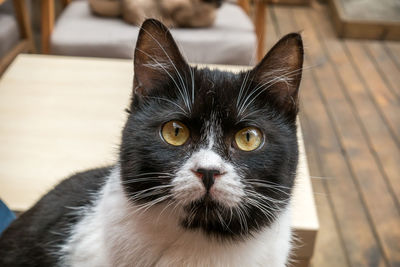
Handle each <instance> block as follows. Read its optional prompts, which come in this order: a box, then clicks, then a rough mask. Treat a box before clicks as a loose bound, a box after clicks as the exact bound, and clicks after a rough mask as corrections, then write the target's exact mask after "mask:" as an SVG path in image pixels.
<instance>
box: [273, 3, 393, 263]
mask: <svg viewBox="0 0 400 267" xmlns="http://www.w3.org/2000/svg"><path fill="white" fill-rule="evenodd" d="M266 30H267V34H266V38H267V40H266V46H267V47H266V50H267V48H270V47H271V46H272V45H273V44H274V43H275V42H276V41H277V39H278V38H279V37H282V36H283V35H285V34H286V33H289V32H293V31H296V32H298V31H302V35H303V38H304V44H305V53H306V61H305V64H304V74H303V81H302V85H301V89H300V90H301V91H300V97H301V113H300V120H301V122H302V127H303V133H304V138H305V145H306V151H307V156H308V160H309V165H310V172H311V175H312V177H313V179H312V180H313V187H314V192H315V198H316V202H317V210H318V214H319V219H320V224H321V229H320V232H319V234H318V237H317V244H316V247H315V252H314V257H313V260H312V265H313V266H318V267H319V266H324V267H325V266H327V267H329V266H400V42H398V43H396V42H388V41H359V40H357V41H355V40H350V39H338V38H337V37H336V35H335V32H334V30H333V27H332V24H331V22H330V15H329V12H328V9H327V6H325V5H322V4H320V3H317V2H313V3H312V5H311V7H292V6H290V7H289V6H276V5H269V6H268V21H267V27H266Z"/></svg>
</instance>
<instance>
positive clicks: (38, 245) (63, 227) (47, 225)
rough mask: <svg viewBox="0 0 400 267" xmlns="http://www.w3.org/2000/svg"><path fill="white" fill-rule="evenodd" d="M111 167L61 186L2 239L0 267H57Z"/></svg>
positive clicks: (0, 243) (73, 178)
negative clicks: (82, 211) (73, 229)
mask: <svg viewBox="0 0 400 267" xmlns="http://www.w3.org/2000/svg"><path fill="white" fill-rule="evenodd" d="M109 171H110V168H102V169H95V170H90V171H86V172H82V173H79V174H76V175H74V176H72V177H70V178H68V179H66V180H64V181H63V182H61V183H60V184H59V185H57V186H56V187H55V188H54V189H53V190H52V191H50V193H48V194H47V195H45V196H44V197H43V198H42V199H40V200H39V201H38V202H37V203H36V204H35V206H33V207H32V208H31V209H29V210H28V211H26V212H25V213H23V214H22V215H21V216H20V217H19V218H18V219H17V220H15V221H14V222H13V223H12V224H11V225H10V226H9V227H8V228H7V229H6V230H5V231H4V232H3V233H2V235H1V236H0V266H1V267H8V266H10V267H11V266H32V267H33V266H38V267H39V266H41V267H43V266H56V264H57V262H58V261H59V258H60V255H58V254H57V252H58V250H59V247H60V246H61V245H62V244H63V243H64V242H65V240H66V239H67V238H68V235H69V230H70V227H71V226H73V225H74V224H75V223H76V222H78V221H79V219H80V217H81V216H82V215H83V214H80V213H79V212H77V210H75V209H74V208H82V207H85V206H88V205H90V204H91V202H92V200H93V198H94V197H95V195H96V193H97V192H98V191H99V189H100V188H101V186H102V185H103V184H104V179H105V177H106V176H107V175H108V173H109Z"/></svg>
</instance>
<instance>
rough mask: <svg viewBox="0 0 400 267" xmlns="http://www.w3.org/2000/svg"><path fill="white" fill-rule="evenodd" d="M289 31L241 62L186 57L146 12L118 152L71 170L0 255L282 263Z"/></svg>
mask: <svg viewBox="0 0 400 267" xmlns="http://www.w3.org/2000/svg"><path fill="white" fill-rule="evenodd" d="M302 64H303V46H302V41H301V37H300V35H298V34H289V35H286V36H285V37H283V38H282V39H281V40H280V41H279V42H278V43H277V44H276V45H275V46H274V47H273V48H272V49H271V50H270V51H269V53H268V54H267V55H266V56H265V58H264V59H263V60H262V61H261V62H260V63H259V64H258V65H257V66H256V67H254V68H253V69H252V70H250V71H244V72H241V73H238V74H234V73H230V72H223V71H218V70H210V69H208V68H196V67H191V66H189V65H188V64H187V63H186V61H185V60H184V59H183V57H182V56H181V54H180V52H179V49H178V47H177V45H176V44H175V42H174V40H173V38H172V36H171V34H170V32H169V31H168V30H167V29H166V28H165V26H164V25H162V24H161V23H160V22H158V21H156V20H147V21H145V22H144V24H143V25H142V28H141V30H140V33H139V37H138V41H137V46H136V50H135V59H134V71H135V72H134V73H135V76H134V90H133V94H132V102H131V105H130V108H129V111H128V113H129V116H128V120H127V122H126V125H125V128H124V129H123V137H122V142H121V146H120V155H119V160H118V163H117V164H116V165H115V166H111V167H108V168H102V169H96V170H91V171H87V172H84V173H80V174H77V175H74V176H72V177H70V178H68V179H66V180H64V181H63V182H62V183H60V184H59V185H58V186H57V187H56V188H55V189H54V190H52V191H51V192H50V193H48V194H47V195H45V196H44V197H43V198H42V199H41V200H40V201H39V202H38V203H37V204H36V205H35V206H33V207H32V208H31V209H30V210H28V211H27V212H25V213H24V214H22V215H21V216H20V218H19V219H18V220H16V221H15V222H14V223H13V224H12V225H11V226H10V227H9V228H8V229H7V230H6V231H5V232H4V234H3V235H2V236H1V238H0V266H95V267H96V266H273V267H275V266H285V265H286V263H287V260H288V257H289V253H290V247H291V230H290V196H291V194H292V187H293V184H294V178H295V175H296V167H297V160H298V148H297V137H296V115H297V112H298V88H299V84H300V79H301V69H302Z"/></svg>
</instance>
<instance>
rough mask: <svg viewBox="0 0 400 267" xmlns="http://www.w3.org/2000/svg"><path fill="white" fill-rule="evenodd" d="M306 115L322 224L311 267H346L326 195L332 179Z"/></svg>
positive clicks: (305, 134) (304, 125)
mask: <svg viewBox="0 0 400 267" xmlns="http://www.w3.org/2000/svg"><path fill="white" fill-rule="evenodd" d="M310 82H311V81H310V79H306V80H305V83H303V86H308V84H309V83H310ZM302 103H303V102H302ZM301 110H305V108H304V107H301ZM307 116H308V114H307V113H306V112H302V113H301V115H300V120H301V126H302V132H303V138H304V143H305V149H306V154H307V160H308V164H309V169H310V176H311V180H312V186H313V190H314V192H315V194H314V198H315V202H316V206H317V212H318V219H319V223H320V228H319V232H318V235H317V239H316V244H315V252H314V256H313V258H312V262H311V265H312V266H315V267H318V266H326V267H330V266H332V267H336V266H343V267H346V266H349V264H348V259H347V257H346V256H347V255H346V254H345V251H344V246H343V239H342V238H341V236H340V233H339V231H338V228H337V225H338V224H337V221H336V220H337V218H335V216H334V214H333V212H332V201H331V199H330V195H328V194H327V190H326V182H327V181H326V180H328V179H330V177H323V176H322V173H321V170H320V166H319V161H318V158H319V155H318V154H317V151H316V148H315V144H314V140H315V139H314V138H315V137H314V135H313V133H314V127H313V125H312V124H310V122H309V121H308V117H307ZM311 116H312V115H311Z"/></svg>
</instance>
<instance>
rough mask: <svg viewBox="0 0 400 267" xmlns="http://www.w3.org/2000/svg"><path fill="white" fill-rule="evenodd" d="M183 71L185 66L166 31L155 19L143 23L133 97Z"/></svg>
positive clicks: (169, 34) (137, 53)
mask: <svg viewBox="0 0 400 267" xmlns="http://www.w3.org/2000/svg"><path fill="white" fill-rule="evenodd" d="M186 68H188V65H187V63H186V61H185V60H184V58H183V57H182V55H181V53H180V51H179V48H178V46H177V45H176V43H175V41H174V39H173V38H172V35H171V33H170V32H169V30H168V29H167V27H165V26H164V25H163V24H162V23H161V22H160V21H158V20H155V19H147V20H146V21H144V22H143V24H142V27H141V28H140V31H139V36H138V40H137V42H136V49H135V57H134V72H135V73H134V74H135V77H134V90H135V92H134V93H135V94H139V95H147V94H148V93H149V92H150V91H151V90H152V89H153V88H158V87H160V85H162V84H164V83H165V82H166V81H168V80H170V79H171V78H172V77H174V76H175V75H177V72H178V70H182V69H186Z"/></svg>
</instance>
